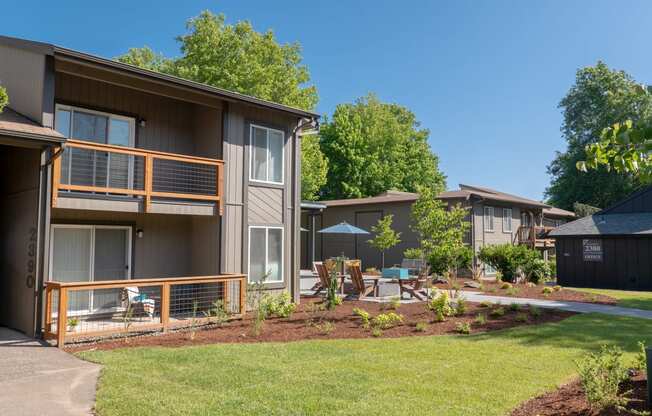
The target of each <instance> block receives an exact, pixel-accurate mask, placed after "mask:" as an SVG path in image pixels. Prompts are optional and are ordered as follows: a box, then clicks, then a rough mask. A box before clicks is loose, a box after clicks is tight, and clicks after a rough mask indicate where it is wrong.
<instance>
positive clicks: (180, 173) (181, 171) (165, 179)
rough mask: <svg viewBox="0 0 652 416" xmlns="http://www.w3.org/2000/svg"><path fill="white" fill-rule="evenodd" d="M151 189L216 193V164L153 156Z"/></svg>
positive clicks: (195, 193) (199, 193) (200, 193)
mask: <svg viewBox="0 0 652 416" xmlns="http://www.w3.org/2000/svg"><path fill="white" fill-rule="evenodd" d="M152 190H153V191H154V192H169V193H177V194H193V195H209V196H213V195H217V166H216V165H207V164H201V163H193V162H183V161H179V160H169V159H158V158H155V159H154V173H153V185H152Z"/></svg>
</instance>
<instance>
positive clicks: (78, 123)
mask: <svg viewBox="0 0 652 416" xmlns="http://www.w3.org/2000/svg"><path fill="white" fill-rule="evenodd" d="M54 121H55V129H56V130H57V131H58V132H59V133H61V134H62V135H64V136H65V137H67V138H69V139H77V140H84V141H87V142H94V143H100V144H112V145H116V146H127V147H134V144H135V137H136V134H135V133H136V120H135V119H134V118H133V117H124V116H119V115H116V114H110V113H103V112H100V111H94V110H87V109H83V108H77V107H72V106H68V105H61V104H57V106H56V116H55V119H54Z"/></svg>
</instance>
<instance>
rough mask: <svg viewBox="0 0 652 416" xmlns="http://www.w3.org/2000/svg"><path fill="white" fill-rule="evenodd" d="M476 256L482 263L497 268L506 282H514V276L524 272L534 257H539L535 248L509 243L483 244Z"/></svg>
mask: <svg viewBox="0 0 652 416" xmlns="http://www.w3.org/2000/svg"><path fill="white" fill-rule="evenodd" d="M478 257H479V259H480V261H482V262H483V263H485V264H489V265H491V266H492V267H493V268H494V269H496V270H498V271H499V272H500V276H501V279H502V280H503V281H506V282H514V281H515V280H516V277H517V276H518V275H519V274H520V273H521V272H524V269H528V267H530V264H531V263H533V262H534V260H535V259H540V258H541V256H540V255H539V253H538V252H537V251H536V250H532V249H530V248H528V247H526V246H524V245H513V244H509V243H507V244H499V245H490V246H484V247H482V248H481V249H480V253H479V254H478ZM526 275H527V274H526Z"/></svg>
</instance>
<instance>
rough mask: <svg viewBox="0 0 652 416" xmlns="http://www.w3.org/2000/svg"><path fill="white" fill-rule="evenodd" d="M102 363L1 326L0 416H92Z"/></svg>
mask: <svg viewBox="0 0 652 416" xmlns="http://www.w3.org/2000/svg"><path fill="white" fill-rule="evenodd" d="M99 372H100V366H99V365H96V364H92V363H89V362H86V361H82V360H80V359H78V358H75V357H74V356H72V355H70V354H67V353H65V352H63V351H61V350H59V349H57V348H54V347H50V346H47V344H45V343H42V342H40V341H38V340H34V339H32V338H28V337H26V336H24V335H22V334H20V333H18V332H16V331H12V330H9V329H6V328H2V327H0V415H12V416H32V415H43V416H81V415H91V414H93V413H92V409H93V405H94V403H95V387H96V384H97V377H98V376H99Z"/></svg>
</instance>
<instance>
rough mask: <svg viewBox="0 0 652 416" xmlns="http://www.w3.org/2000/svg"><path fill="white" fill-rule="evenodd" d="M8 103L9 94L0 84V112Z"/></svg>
mask: <svg viewBox="0 0 652 416" xmlns="http://www.w3.org/2000/svg"><path fill="white" fill-rule="evenodd" d="M8 104H9V96H8V95H7V90H6V89H5V87H3V86H2V85H0V113H2V110H4V108H5V107H6V106H7V105H8Z"/></svg>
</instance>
